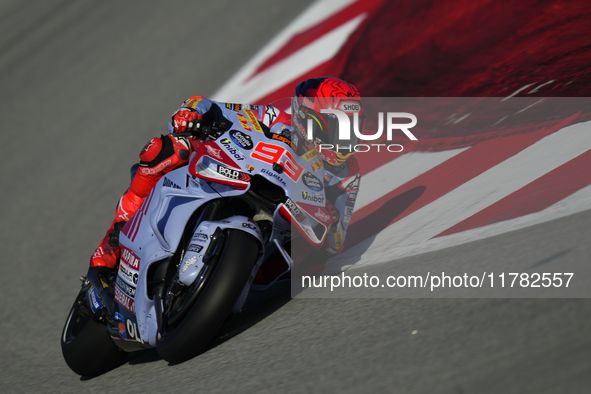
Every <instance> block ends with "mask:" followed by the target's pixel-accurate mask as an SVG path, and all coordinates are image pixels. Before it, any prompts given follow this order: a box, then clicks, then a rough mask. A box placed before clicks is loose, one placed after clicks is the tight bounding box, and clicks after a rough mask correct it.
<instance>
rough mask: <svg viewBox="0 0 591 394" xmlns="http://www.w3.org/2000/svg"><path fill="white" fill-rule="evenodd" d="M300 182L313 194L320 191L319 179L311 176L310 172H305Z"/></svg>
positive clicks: (320, 183)
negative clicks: (312, 191)
mask: <svg viewBox="0 0 591 394" xmlns="http://www.w3.org/2000/svg"><path fill="white" fill-rule="evenodd" d="M302 181H303V182H304V185H306V186H307V187H308V188H309V189H310V190H314V191H315V192H319V191H322V182H320V179H318V178H317V177H315V176H314V175H312V173H311V172H309V171H308V172H306V173H305V174H304V176H303V177H302Z"/></svg>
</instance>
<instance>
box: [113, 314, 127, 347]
mask: <svg viewBox="0 0 591 394" xmlns="http://www.w3.org/2000/svg"><path fill="white" fill-rule="evenodd" d="M115 320H117V321H118V322H119V325H118V327H119V336H121V338H123V339H125V340H127V332H126V331H125V319H124V318H123V315H122V314H121V313H119V312H115Z"/></svg>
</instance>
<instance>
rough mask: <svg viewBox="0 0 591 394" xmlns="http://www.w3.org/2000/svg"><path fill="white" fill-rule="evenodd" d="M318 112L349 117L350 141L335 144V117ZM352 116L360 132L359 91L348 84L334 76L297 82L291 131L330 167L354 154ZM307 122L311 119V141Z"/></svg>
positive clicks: (337, 123)
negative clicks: (335, 113) (335, 110)
mask: <svg viewBox="0 0 591 394" xmlns="http://www.w3.org/2000/svg"><path fill="white" fill-rule="evenodd" d="M322 109H337V110H340V111H342V112H344V113H345V114H346V115H347V116H348V117H349V125H350V127H351V129H350V135H351V139H350V140H347V141H339V128H338V125H339V121H338V118H337V116H336V115H334V114H323V113H321V110H322ZM355 113H356V114H357V117H358V126H359V129H358V130H359V132H360V133H363V126H364V124H365V114H364V109H363V103H362V101H361V96H360V94H359V91H358V90H357V88H356V87H355V86H353V85H351V84H350V83H348V82H345V81H343V80H342V79H338V78H334V77H321V78H311V79H307V80H305V81H302V82H300V83H299V84H298V85H297V86H296V89H295V95H294V97H293V99H292V102H291V119H292V125H293V127H292V128H293V130H295V133H296V136H297V138H298V139H301V140H302V141H308V142H311V143H312V144H313V145H314V146H315V147H316V148H318V150H319V151H320V154H321V155H322V159H323V160H324V161H325V162H327V163H329V164H331V165H333V166H338V165H340V164H342V163H344V162H345V161H347V159H348V158H349V157H351V156H352V154H353V152H354V150H353V145H355V144H357V135H356V134H355V133H354V131H353V125H354V116H355ZM308 119H311V120H312V121H311V122H310V123H311V125H312V141H309V140H308V138H307V137H308ZM296 143H297V142H296ZM344 147H346V149H343V148H344Z"/></svg>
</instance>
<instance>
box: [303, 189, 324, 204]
mask: <svg viewBox="0 0 591 394" xmlns="http://www.w3.org/2000/svg"><path fill="white" fill-rule="evenodd" d="M302 198H303V199H304V200H306V201H311V202H316V203H319V204H322V203H324V195H323V194H316V193H310V192H307V191H303V192H302Z"/></svg>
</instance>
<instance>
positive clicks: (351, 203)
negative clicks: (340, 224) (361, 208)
mask: <svg viewBox="0 0 591 394" xmlns="http://www.w3.org/2000/svg"><path fill="white" fill-rule="evenodd" d="M356 200H357V193H351V194H349V196H347V201H345V205H347V206H350V207H353V206H355V201H356Z"/></svg>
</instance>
